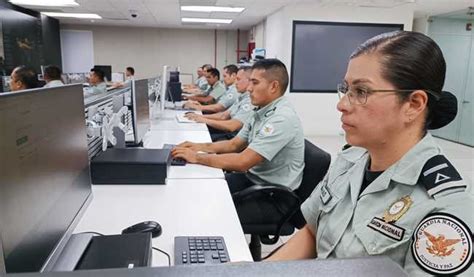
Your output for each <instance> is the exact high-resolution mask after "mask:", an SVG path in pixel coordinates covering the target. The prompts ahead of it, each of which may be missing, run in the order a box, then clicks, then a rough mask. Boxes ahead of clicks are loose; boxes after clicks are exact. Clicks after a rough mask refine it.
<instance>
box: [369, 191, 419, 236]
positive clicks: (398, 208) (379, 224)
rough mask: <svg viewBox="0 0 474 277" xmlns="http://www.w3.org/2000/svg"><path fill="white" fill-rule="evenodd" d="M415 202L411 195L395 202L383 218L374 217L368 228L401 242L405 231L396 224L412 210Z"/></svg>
mask: <svg viewBox="0 0 474 277" xmlns="http://www.w3.org/2000/svg"><path fill="white" fill-rule="evenodd" d="M412 203H413V201H412V200H411V198H410V196H409V195H406V196H403V197H402V198H400V199H399V200H397V201H395V202H393V203H392V204H391V205H390V206H389V207H388V209H387V210H385V212H384V214H383V218H378V217H374V218H372V220H371V221H370V222H369V224H367V227H369V228H371V229H373V230H375V231H377V232H379V233H381V234H382V235H384V236H386V237H389V238H391V239H394V240H396V241H401V240H402V239H403V236H404V235H405V229H404V228H402V227H400V226H398V225H396V224H394V223H395V222H396V221H397V220H399V219H400V218H401V217H402V216H403V215H404V214H405V213H406V212H407V211H408V209H409V208H410V206H411V204H412Z"/></svg>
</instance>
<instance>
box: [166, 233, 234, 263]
mask: <svg viewBox="0 0 474 277" xmlns="http://www.w3.org/2000/svg"><path fill="white" fill-rule="evenodd" d="M229 261H230V260H229V254H228V253H227V248H226V246H225V243H224V238H223V237H175V238H174V264H175V265H183V264H184V265H190V264H220V263H226V262H229Z"/></svg>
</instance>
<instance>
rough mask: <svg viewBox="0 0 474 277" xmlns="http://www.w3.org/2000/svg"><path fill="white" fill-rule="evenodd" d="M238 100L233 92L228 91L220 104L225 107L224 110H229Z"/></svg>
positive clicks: (220, 100)
mask: <svg viewBox="0 0 474 277" xmlns="http://www.w3.org/2000/svg"><path fill="white" fill-rule="evenodd" d="M236 99H237V97H236V95H235V93H234V92H233V91H227V92H226V93H225V94H224V95H223V96H222V97H221V98H220V99H219V101H218V103H219V104H221V105H222V106H224V108H226V109H227V108H229V107H230V106H232V104H234V103H235V100H236Z"/></svg>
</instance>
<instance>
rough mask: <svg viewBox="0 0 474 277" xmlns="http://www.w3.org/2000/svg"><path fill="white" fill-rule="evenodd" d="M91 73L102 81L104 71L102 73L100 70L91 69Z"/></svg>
mask: <svg viewBox="0 0 474 277" xmlns="http://www.w3.org/2000/svg"><path fill="white" fill-rule="evenodd" d="M91 72H94V73H95V75H97V77H98V78H99V79H100V80H101V81H104V78H105V73H104V71H102V69H100V68H96V67H94V68H91Z"/></svg>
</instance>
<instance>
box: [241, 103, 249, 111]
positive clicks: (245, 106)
mask: <svg viewBox="0 0 474 277" xmlns="http://www.w3.org/2000/svg"><path fill="white" fill-rule="evenodd" d="M242 110H244V111H246V112H248V111H250V104H245V105H243V106H242Z"/></svg>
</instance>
